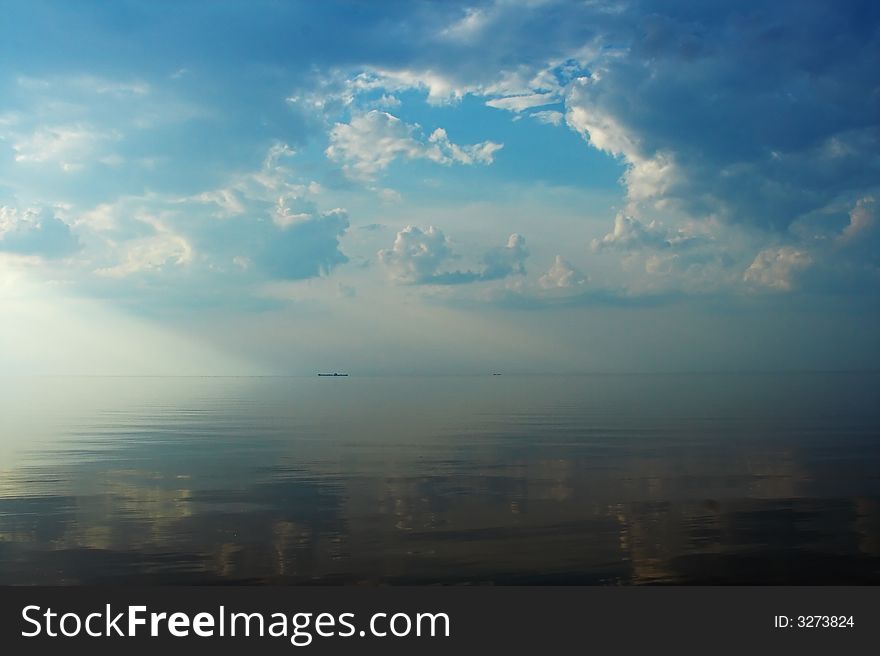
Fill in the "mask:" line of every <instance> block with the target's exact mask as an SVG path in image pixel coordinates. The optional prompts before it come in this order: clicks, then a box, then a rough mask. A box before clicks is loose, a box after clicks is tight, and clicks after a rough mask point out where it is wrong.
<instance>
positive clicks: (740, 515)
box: [0, 373, 880, 585]
mask: <svg viewBox="0 0 880 656" xmlns="http://www.w3.org/2000/svg"><path fill="white" fill-rule="evenodd" d="M878 389H880V375H878V374H852V373H834V374H736V375H734V374H730V375H714V374H712V375H710V374H705V375H619V376H615V375H594V376H568V377H566V376H557V377H553V376H506V375H505V376H485V377H482V376H477V377H436V378H429V377H425V378H414V377H408V378H404V377H401V378H381V377H358V376H352V377H349V378H317V377H303V378H20V379H13V378H5V379H0V436H2V437H0V584H81V583H114V584H116V583H147V584H153V583H156V584H174V583H217V582H220V583H230V584H232V583H236V584H240V583H269V584H303V583H308V584H314V583H344V584H368V585H369V584H381V583H392V584H404V583H420V584H421V583H444V584H451V583H470V584H487V583H495V584H514V583H550V584H611V585H619V584H645V583H768V584H769V583H822V584H824V583H872V584H878V583H880V431H878V427H880V409H878V407H877V404H876V403H875V401H876V396H877V390H878Z"/></svg>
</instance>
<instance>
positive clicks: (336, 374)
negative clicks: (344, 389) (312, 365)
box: [318, 371, 348, 378]
mask: <svg viewBox="0 0 880 656" xmlns="http://www.w3.org/2000/svg"><path fill="white" fill-rule="evenodd" d="M318 375H319V376H330V377H331V378H335V377H337V376H348V374H340V373H338V372H335V371H334V372H333V373H332V374H318Z"/></svg>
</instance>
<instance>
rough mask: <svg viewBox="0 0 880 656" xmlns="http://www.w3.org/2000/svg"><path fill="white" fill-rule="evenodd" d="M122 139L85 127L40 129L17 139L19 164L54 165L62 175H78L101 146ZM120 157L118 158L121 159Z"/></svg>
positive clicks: (16, 158) (64, 126)
mask: <svg viewBox="0 0 880 656" xmlns="http://www.w3.org/2000/svg"><path fill="white" fill-rule="evenodd" d="M116 138H118V135H115V134H113V133H109V134H108V133H100V132H98V131H96V130H94V129H91V128H87V127H85V126H82V125H61V126H51V127H39V128H37V129H36V130H34V131H33V132H31V133H29V134H24V135H18V136H17V137H14V138H13V141H12V150H13V151H14V152H15V161H16V162H19V163H23V164H45V163H49V164H54V165H56V166H58V167H59V168H60V169H61V170H62V171H65V172H72V171H78V170H80V169H81V168H83V166H84V165H85V163H86V162H88V161H90V160H91V158H92V157H93V155H94V154H95V153H96V152H97V149H98V145H99V144H100V143H101V142H104V141H107V140H112V139H116ZM117 157H118V156H117Z"/></svg>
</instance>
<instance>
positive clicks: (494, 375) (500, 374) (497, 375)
mask: <svg viewBox="0 0 880 656" xmlns="http://www.w3.org/2000/svg"><path fill="white" fill-rule="evenodd" d="M492 375H493V376H500V375H501V374H492Z"/></svg>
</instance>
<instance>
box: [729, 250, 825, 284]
mask: <svg viewBox="0 0 880 656" xmlns="http://www.w3.org/2000/svg"><path fill="white" fill-rule="evenodd" d="M812 264H813V258H812V257H811V255H810V254H809V253H807V252H805V251H802V250H798V249H796V248H794V247H792V246H782V247H780V248H768V249H765V250H763V251H761V252H760V253H758V255H757V257H755V259H754V261H753V262H752V263H751V265H749V268H748V269H746V271H745V273H744V274H743V280H744V281H745V282H747V283H750V284H753V285H756V286H758V287H765V288H767V289H771V290H775V291H790V290H792V289H793V288H794V286H795V278H796V276H797V274H799V273H800V272H802V271H804V270H805V269H807V268H809V267H810V266H811V265H812Z"/></svg>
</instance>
